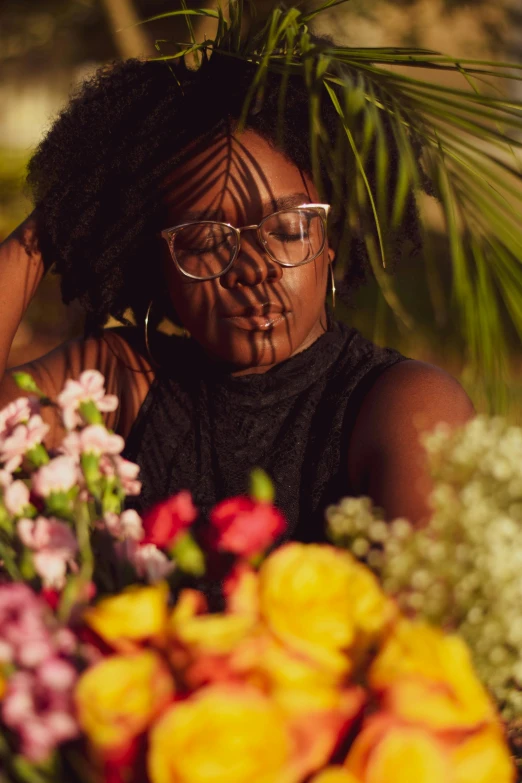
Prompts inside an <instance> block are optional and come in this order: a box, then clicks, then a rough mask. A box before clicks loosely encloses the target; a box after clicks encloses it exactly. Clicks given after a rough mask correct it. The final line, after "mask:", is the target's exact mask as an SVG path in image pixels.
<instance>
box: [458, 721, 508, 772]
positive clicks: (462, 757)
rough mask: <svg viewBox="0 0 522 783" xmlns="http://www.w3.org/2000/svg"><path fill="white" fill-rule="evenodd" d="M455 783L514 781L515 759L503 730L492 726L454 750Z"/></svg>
mask: <svg viewBox="0 0 522 783" xmlns="http://www.w3.org/2000/svg"><path fill="white" fill-rule="evenodd" d="M451 758H452V762H453V764H454V765H455V783H513V781H514V780H515V779H516V773H515V768H514V765H513V759H512V758H511V756H510V753H509V751H508V748H507V746H506V743H505V740H504V737H503V735H502V732H501V731H500V730H499V729H497V728H496V727H491V726H488V727H486V728H485V729H483V730H482V731H479V732H477V733H476V734H474V735H473V736H472V737H470V739H468V740H465V741H464V742H462V743H460V744H459V745H458V746H457V747H456V748H455V749H454V750H453V752H452V756H451Z"/></svg>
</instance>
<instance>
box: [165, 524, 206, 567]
mask: <svg viewBox="0 0 522 783" xmlns="http://www.w3.org/2000/svg"><path fill="white" fill-rule="evenodd" d="M170 554H171V556H172V558H173V560H174V561H175V562H176V565H177V566H178V568H180V569H181V570H182V571H184V572H185V573H187V574H192V575H193V576H203V574H204V573H205V556H204V554H203V550H202V549H201V547H200V546H199V545H198V544H197V543H196V542H195V540H194V538H193V537H192V535H191V534H190V533H188V532H187V533H183V534H181V535H179V536H177V538H176V540H175V541H174V544H173V545H172V547H171V548H170Z"/></svg>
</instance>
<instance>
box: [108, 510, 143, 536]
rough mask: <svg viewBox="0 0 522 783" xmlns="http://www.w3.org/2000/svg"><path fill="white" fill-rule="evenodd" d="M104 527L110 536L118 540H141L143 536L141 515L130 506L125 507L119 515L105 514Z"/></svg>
mask: <svg viewBox="0 0 522 783" xmlns="http://www.w3.org/2000/svg"><path fill="white" fill-rule="evenodd" d="M105 527H106V528H107V530H108V531H109V533H110V534H111V536H114V538H119V539H120V540H124V539H127V538H128V539H131V540H132V541H141V540H142V538H143V536H144V533H143V525H142V522H141V517H140V515H139V514H138V512H137V511H134V509H132V508H129V509H127V510H126V511H124V512H123V513H122V514H120V515H119V516H118V514H111V513H109V514H106V515H105Z"/></svg>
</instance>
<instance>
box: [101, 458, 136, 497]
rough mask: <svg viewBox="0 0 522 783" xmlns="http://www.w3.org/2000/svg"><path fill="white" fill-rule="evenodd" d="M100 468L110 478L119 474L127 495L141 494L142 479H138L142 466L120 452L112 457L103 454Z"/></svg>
mask: <svg viewBox="0 0 522 783" xmlns="http://www.w3.org/2000/svg"><path fill="white" fill-rule="evenodd" d="M100 470H101V472H102V473H103V475H104V476H107V477H108V478H113V477H114V476H117V477H118V478H119V480H120V484H121V487H122V489H123V491H124V493H125V494H126V495H139V494H140V492H141V481H138V480H137V476H138V474H139V472H140V466H139V465H136V463H135V462H130V461H129V460H128V459H124V458H123V457H120V456H119V455H118V454H115V455H114V456H112V457H107V456H102V458H101V459H100Z"/></svg>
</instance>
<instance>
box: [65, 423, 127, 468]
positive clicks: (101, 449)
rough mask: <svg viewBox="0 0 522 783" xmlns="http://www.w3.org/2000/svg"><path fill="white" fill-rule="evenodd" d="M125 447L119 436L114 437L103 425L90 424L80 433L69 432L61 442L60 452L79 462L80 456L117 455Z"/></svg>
mask: <svg viewBox="0 0 522 783" xmlns="http://www.w3.org/2000/svg"><path fill="white" fill-rule="evenodd" d="M124 446H125V441H124V440H123V438H122V437H120V435H115V434H114V433H112V432H109V430H108V429H107V428H106V427H104V426H103V424H90V425H89V426H88V427H85V428H84V429H83V430H80V432H70V433H69V434H68V435H66V436H65V438H64V439H63V441H62V451H63V452H64V453H65V454H66V455H68V456H69V457H72V458H73V459H76V460H79V458H80V455H81V454H96V455H98V456H100V455H102V454H110V455H115V454H119V453H120V451H122V450H123V447H124Z"/></svg>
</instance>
